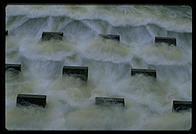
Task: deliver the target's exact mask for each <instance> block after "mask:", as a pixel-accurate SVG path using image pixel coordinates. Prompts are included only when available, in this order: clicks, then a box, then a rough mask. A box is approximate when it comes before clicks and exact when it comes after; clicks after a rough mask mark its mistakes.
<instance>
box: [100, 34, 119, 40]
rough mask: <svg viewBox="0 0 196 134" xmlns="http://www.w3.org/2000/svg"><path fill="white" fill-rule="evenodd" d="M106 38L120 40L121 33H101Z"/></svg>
mask: <svg viewBox="0 0 196 134" xmlns="http://www.w3.org/2000/svg"><path fill="white" fill-rule="evenodd" d="M99 36H101V37H102V38H104V39H111V40H116V41H120V35H113V34H99Z"/></svg>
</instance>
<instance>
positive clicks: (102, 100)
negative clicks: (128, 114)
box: [95, 97, 125, 107]
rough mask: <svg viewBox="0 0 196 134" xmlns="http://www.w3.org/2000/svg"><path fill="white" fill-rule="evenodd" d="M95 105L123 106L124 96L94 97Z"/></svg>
mask: <svg viewBox="0 0 196 134" xmlns="http://www.w3.org/2000/svg"><path fill="white" fill-rule="evenodd" d="M95 104H96V105H106V106H108V105H120V106H123V107H124V106H125V101H124V98H109V97H96V98H95Z"/></svg>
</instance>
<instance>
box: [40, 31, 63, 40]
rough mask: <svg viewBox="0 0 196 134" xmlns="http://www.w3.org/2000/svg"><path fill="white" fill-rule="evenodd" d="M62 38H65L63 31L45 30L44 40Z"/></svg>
mask: <svg viewBox="0 0 196 134" xmlns="http://www.w3.org/2000/svg"><path fill="white" fill-rule="evenodd" d="M51 39H53V40H62V39H63V32H43V33H42V40H43V41H47V40H51Z"/></svg>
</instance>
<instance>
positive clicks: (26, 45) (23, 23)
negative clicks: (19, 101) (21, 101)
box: [5, 5, 192, 130]
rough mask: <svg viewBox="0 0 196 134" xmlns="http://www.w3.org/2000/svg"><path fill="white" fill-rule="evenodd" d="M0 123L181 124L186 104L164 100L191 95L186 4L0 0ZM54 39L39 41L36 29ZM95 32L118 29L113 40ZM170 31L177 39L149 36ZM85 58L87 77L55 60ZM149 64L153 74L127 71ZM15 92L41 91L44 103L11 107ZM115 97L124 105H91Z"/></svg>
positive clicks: (63, 126)
mask: <svg viewBox="0 0 196 134" xmlns="http://www.w3.org/2000/svg"><path fill="white" fill-rule="evenodd" d="M6 30H8V36H6V37H5V38H6V44H5V45H6V63H7V64H9V63H10V64H11V63H19V64H22V66H23V67H24V68H23V70H22V71H21V72H20V73H19V74H15V73H13V72H10V71H6V108H5V112H6V128H7V129H9V130H13V129H14V130H21V129H27V130H70V129H71V130H149V129H151V130H176V129H178V130H179V129H180V130H184V129H185V130H188V129H190V128H191V124H192V123H191V122H192V121H191V118H192V117H191V116H192V112H191V111H189V112H182V113H175V112H172V101H173V100H174V99H176V100H178V99H179V100H192V9H191V8H190V7H188V6H161V5H156V6H149V5H146V6H142V5H137V6H136V5H121V6H115V5H110V6H109V5H107V6H106V5H97V6H96V5H79V6H77V5H8V6H7V7H6ZM44 31H48V32H63V33H64V37H63V40H62V41H54V40H51V41H45V42H42V41H40V39H41V35H42V32H44ZM98 34H118V35H120V42H117V41H113V40H103V39H102V38H100V37H99V36H98ZM155 36H164V37H174V38H176V41H177V46H176V47H172V46H167V45H164V44H163V45H161V44H158V45H157V46H156V45H155V44H154V38H155ZM65 65H67V66H74V65H79V66H88V82H87V83H85V82H83V81H81V80H80V79H77V78H73V77H68V76H63V75H62V68H63V66H65ZM131 68H146V69H156V71H157V79H156V80H155V79H153V78H150V77H146V76H143V75H136V76H131V73H130V69H131ZM20 93H23V94H25V93H27V94H44V95H47V105H46V108H40V107H16V96H17V94H20ZM99 96H100V97H103V96H105V97H123V98H125V105H126V107H125V108H122V107H102V106H98V105H95V97H99Z"/></svg>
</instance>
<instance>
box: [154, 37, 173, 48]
mask: <svg viewBox="0 0 196 134" xmlns="http://www.w3.org/2000/svg"><path fill="white" fill-rule="evenodd" d="M155 43H167V44H168V45H169V46H171V45H174V46H176V38H168V37H155Z"/></svg>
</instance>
